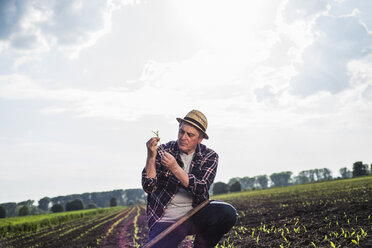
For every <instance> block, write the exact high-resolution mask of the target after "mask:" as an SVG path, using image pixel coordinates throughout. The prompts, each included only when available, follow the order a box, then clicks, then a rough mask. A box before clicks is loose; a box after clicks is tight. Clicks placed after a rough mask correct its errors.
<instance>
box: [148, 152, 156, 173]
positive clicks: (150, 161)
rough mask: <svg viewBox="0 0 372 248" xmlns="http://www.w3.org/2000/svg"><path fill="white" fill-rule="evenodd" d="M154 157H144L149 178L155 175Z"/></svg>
mask: <svg viewBox="0 0 372 248" xmlns="http://www.w3.org/2000/svg"><path fill="white" fill-rule="evenodd" d="M155 159H156V157H153V156H151V157H150V156H147V159H146V175H147V177H150V178H155V177H156V168H155Z"/></svg>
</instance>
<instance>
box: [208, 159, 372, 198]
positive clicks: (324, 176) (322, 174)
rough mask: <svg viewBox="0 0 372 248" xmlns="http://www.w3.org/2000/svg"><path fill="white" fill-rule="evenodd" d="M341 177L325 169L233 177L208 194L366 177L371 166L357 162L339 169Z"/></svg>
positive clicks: (216, 186)
mask: <svg viewBox="0 0 372 248" xmlns="http://www.w3.org/2000/svg"><path fill="white" fill-rule="evenodd" d="M339 172H340V175H341V177H339V178H334V177H332V172H331V170H329V169H327V168H321V169H312V170H304V171H301V172H300V173H299V174H298V175H297V176H293V177H292V175H293V173H292V172H291V171H283V172H279V173H273V174H271V175H270V176H267V175H259V176H255V177H248V176H246V177H234V178H231V179H230V180H229V182H228V183H224V182H216V183H214V184H213V185H212V187H211V190H210V192H211V193H213V194H224V193H228V192H239V191H243V190H256V189H266V188H269V187H282V186H288V185H294V184H304V183H312V182H320V181H327V180H333V179H347V178H352V177H360V176H368V175H370V174H371V172H372V164H371V165H370V166H368V164H363V162H361V161H357V162H355V163H354V164H353V166H352V170H349V169H348V168H347V167H343V168H341V169H339Z"/></svg>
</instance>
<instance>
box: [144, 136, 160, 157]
mask: <svg viewBox="0 0 372 248" xmlns="http://www.w3.org/2000/svg"><path fill="white" fill-rule="evenodd" d="M159 140H160V138H158V137H152V138H151V139H149V141H147V143H146V147H147V157H153V158H154V157H156V150H157V149H158V142H159Z"/></svg>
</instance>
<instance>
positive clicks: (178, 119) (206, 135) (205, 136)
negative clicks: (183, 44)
mask: <svg viewBox="0 0 372 248" xmlns="http://www.w3.org/2000/svg"><path fill="white" fill-rule="evenodd" d="M176 120H177V121H178V122H179V123H181V122H187V124H190V125H191V126H193V127H195V128H196V129H198V130H199V131H200V132H202V133H203V134H204V139H209V136H208V134H207V133H206V132H204V131H203V130H202V129H201V128H200V127H198V126H197V125H195V123H192V122H191V121H189V120H185V119H182V118H176Z"/></svg>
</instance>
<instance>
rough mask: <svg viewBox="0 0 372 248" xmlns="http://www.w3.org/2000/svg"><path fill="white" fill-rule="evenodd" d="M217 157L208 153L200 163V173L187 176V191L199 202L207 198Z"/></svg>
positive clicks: (214, 174)
mask: <svg viewBox="0 0 372 248" xmlns="http://www.w3.org/2000/svg"><path fill="white" fill-rule="evenodd" d="M217 165H218V155H217V153H215V152H214V151H212V150H211V151H210V152H209V153H208V154H207V156H205V157H204V158H203V159H202V161H201V166H200V168H201V169H200V171H198V173H190V174H189V186H188V188H187V189H188V190H189V191H190V192H191V193H192V194H193V195H195V196H196V197H197V198H199V199H201V200H205V199H206V198H208V196H209V194H208V191H209V188H210V186H211V184H212V183H213V181H214V178H215V176H216V173H217Z"/></svg>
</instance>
